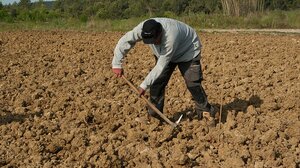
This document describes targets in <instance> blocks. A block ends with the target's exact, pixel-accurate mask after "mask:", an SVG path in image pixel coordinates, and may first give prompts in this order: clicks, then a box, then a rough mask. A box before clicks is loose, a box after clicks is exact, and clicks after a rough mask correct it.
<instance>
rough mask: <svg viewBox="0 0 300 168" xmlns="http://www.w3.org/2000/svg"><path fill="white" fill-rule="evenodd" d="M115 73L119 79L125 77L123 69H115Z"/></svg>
mask: <svg viewBox="0 0 300 168" xmlns="http://www.w3.org/2000/svg"><path fill="white" fill-rule="evenodd" d="M112 71H113V73H114V74H116V75H117V77H118V78H120V77H122V75H123V69H122V68H113V69H112Z"/></svg>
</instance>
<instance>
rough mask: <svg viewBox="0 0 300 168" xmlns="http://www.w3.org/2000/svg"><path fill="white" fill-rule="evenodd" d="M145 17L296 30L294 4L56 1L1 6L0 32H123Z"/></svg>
mask: <svg viewBox="0 0 300 168" xmlns="http://www.w3.org/2000/svg"><path fill="white" fill-rule="evenodd" d="M149 17H170V18H176V19H178V20H181V21H184V22H186V23H188V24H190V25H191V26H193V27H195V28H196V29H203V28H300V22H299V20H300V0H244V1H241V0H201V1H199V0H140V1H136V0H88V1H85V0H57V1H51V2H44V1H43V0H40V1H39V2H36V3H31V1H30V0H21V1H20V2H19V3H14V4H11V5H5V6H4V5H3V4H2V3H1V2H0V30H1V31H7V30H18V29H22V30H24V29H25V30H26V29H29V30H31V29H39V30H45V29H46V30H49V29H50V30H52V29H64V30H65V29H69V30H93V31H126V30H129V29H131V28H132V27H134V26H135V25H136V24H137V23H139V22H140V21H142V20H144V19H146V18H149Z"/></svg>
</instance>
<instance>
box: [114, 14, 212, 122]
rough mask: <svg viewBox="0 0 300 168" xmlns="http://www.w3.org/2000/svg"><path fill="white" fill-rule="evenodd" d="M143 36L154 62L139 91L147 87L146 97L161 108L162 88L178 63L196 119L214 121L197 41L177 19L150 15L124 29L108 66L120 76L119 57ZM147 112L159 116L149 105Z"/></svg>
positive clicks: (162, 101)
mask: <svg viewBox="0 0 300 168" xmlns="http://www.w3.org/2000/svg"><path fill="white" fill-rule="evenodd" d="M141 40H143V42H144V43H145V44H148V45H149V47H150V48H151V49H152V51H153V53H154V55H155V58H156V65H155V66H154V68H153V69H152V70H151V71H150V72H149V74H148V75H147V77H146V78H145V80H144V81H143V82H142V83H141V85H140V86H139V88H138V90H139V94H140V96H141V95H144V94H145V91H146V90H147V89H149V88H150V101H151V102H152V103H153V104H154V105H155V106H156V107H157V108H158V109H159V110H160V111H161V112H162V111H163V106H164V94H165V88H166V86H167V84H168V82H169V79H170V77H171V75H172V73H173V71H174V70H175V68H176V66H178V68H179V70H180V72H181V74H182V76H183V77H184V80H185V83H186V86H187V88H188V90H189V91H190V93H191V94H192V97H193V99H194V100H195V111H196V113H197V115H198V118H199V119H202V118H203V116H204V117H205V118H206V119H207V121H208V122H209V123H208V124H209V125H215V119H214V117H215V112H214V109H213V107H212V106H211V105H210V104H209V102H208V100H207V95H206V94H205V91H204V89H203V87H202V86H201V81H202V79H203V78H202V70H201V64H200V58H201V43H200V40H199V37H198V36H197V33H196V32H195V30H194V29H193V28H191V27H190V26H188V25H187V24H185V23H182V22H180V21H177V20H174V19H169V18H153V19H149V20H146V21H143V22H142V23H140V24H139V25H137V26H136V27H135V28H134V29H133V30H131V31H129V32H127V33H126V34H125V35H124V36H123V37H122V38H121V39H120V40H119V42H118V44H117V45H116V48H115V50H114V57H113V60H112V70H113V72H114V73H115V74H116V75H117V77H121V76H122V75H123V69H122V60H123V58H124V56H125V55H126V54H127V53H128V52H129V50H130V49H131V48H133V47H134V45H135V44H136V42H138V41H141ZM148 113H149V114H150V115H151V116H152V117H155V118H157V119H159V120H161V118H160V116H159V115H157V114H156V113H155V112H154V111H153V110H152V109H151V108H148Z"/></svg>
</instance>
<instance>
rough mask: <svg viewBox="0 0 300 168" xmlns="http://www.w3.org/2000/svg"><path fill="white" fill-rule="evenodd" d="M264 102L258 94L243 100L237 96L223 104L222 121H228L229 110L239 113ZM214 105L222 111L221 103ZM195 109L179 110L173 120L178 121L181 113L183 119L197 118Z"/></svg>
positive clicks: (257, 106)
mask: <svg viewBox="0 0 300 168" xmlns="http://www.w3.org/2000/svg"><path fill="white" fill-rule="evenodd" d="M262 103H263V100H262V99H261V98H260V97H259V96H257V95H254V96H252V97H250V98H249V100H243V99H239V98H236V99H234V101H233V102H230V103H227V104H225V105H223V107H222V122H223V123H225V122H226V120H227V115H228V112H230V111H235V112H236V113H238V112H244V113H246V112H247V108H248V107H249V106H251V105H252V106H254V107H255V108H259V107H260V106H261V104H262ZM212 105H213V106H214V107H217V111H220V107H221V105H220V104H212ZM193 111H194V110H193V108H192V107H191V108H189V109H187V110H185V111H181V112H177V113H175V114H174V115H173V119H172V120H173V121H176V120H177V119H178V118H179V117H180V116H181V115H183V119H182V120H187V119H195V118H197V115H196V114H195V113H193Z"/></svg>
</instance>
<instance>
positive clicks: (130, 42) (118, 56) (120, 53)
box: [112, 23, 142, 69]
mask: <svg viewBox="0 0 300 168" xmlns="http://www.w3.org/2000/svg"><path fill="white" fill-rule="evenodd" d="M141 31H142V23H140V24H139V25H138V26H136V27H135V28H134V29H133V30H131V31H129V32H127V33H126V34H125V35H124V36H123V37H122V38H121V39H120V40H119V41H118V44H117V45H116V47H115V50H114V57H113V60H112V68H113V69H114V68H115V69H122V61H123V58H124V56H125V55H126V54H127V53H128V52H129V50H130V49H131V48H133V47H134V45H135V43H136V42H138V41H140V40H142V37H141Z"/></svg>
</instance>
